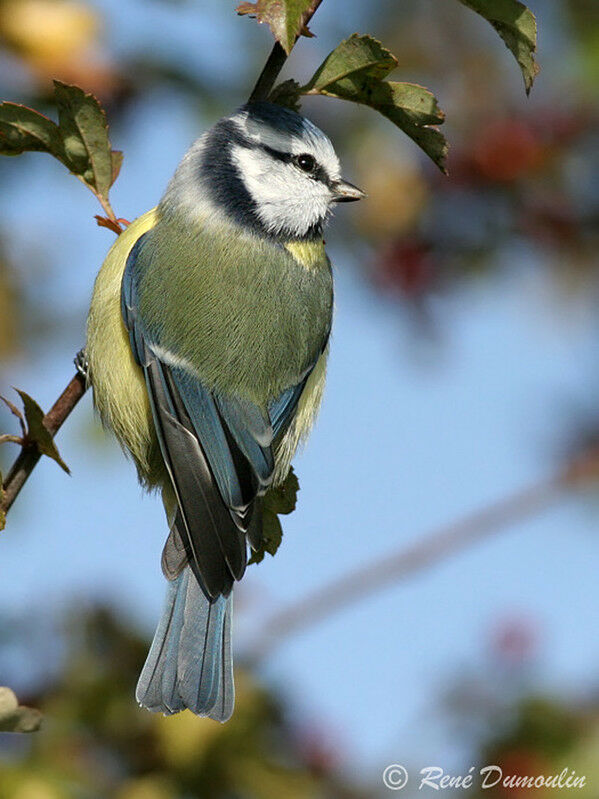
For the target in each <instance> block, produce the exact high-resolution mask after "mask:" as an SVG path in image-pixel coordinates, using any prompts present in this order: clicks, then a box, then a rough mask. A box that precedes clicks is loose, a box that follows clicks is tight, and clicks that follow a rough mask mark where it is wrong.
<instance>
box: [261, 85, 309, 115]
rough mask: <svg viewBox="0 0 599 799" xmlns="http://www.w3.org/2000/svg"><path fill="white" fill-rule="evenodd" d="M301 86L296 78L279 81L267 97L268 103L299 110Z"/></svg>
mask: <svg viewBox="0 0 599 799" xmlns="http://www.w3.org/2000/svg"><path fill="white" fill-rule="evenodd" d="M300 94H301V88H300V85H299V83H298V82H297V81H296V80H285V81H283V83H279V85H278V86H275V88H274V89H273V90H272V92H271V93H270V95H269V97H268V101H269V102H270V103H276V104H277V105H283V106H285V108H291V110H292V111H299V110H300V102H299V98H300Z"/></svg>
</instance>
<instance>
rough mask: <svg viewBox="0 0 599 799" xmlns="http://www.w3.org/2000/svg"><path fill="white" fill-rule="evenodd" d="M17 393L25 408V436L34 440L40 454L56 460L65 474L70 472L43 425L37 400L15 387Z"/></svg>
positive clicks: (42, 416)
mask: <svg viewBox="0 0 599 799" xmlns="http://www.w3.org/2000/svg"><path fill="white" fill-rule="evenodd" d="M16 391H17V393H18V395H19V396H20V397H21V399H22V400H23V408H24V410H25V420H26V421H27V438H28V439H29V441H33V442H35V444H36V446H37V448H38V450H39V451H40V452H41V454H42V455H46V456H47V457H48V458H52V460H54V461H56V463H57V464H58V465H59V466H60V467H61V469H64V471H65V472H66V473H67V474H70V471H69V467H68V466H67V465H66V463H65V462H64V461H63V459H62V458H61V457H60V454H59V452H58V449H57V447H56V444H55V443H54V439H53V438H52V436H51V435H50V433H49V431H48V430H47V429H46V427H45V426H44V412H43V410H42V409H41V408H40V406H39V405H38V404H37V402H36V401H35V400H34V399H33V398H32V397H30V396H29V394H26V393H25V392H24V391H21V390H20V389H18V388H17V389H16Z"/></svg>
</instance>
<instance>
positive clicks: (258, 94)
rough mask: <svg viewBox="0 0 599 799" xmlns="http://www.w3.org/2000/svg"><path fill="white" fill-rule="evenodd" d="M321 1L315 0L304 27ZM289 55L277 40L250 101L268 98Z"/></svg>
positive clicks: (255, 101) (254, 101)
mask: <svg viewBox="0 0 599 799" xmlns="http://www.w3.org/2000/svg"><path fill="white" fill-rule="evenodd" d="M321 3H322V0H314V3H313V4H312V8H311V9H310V11H308V13H307V14H306V18H305V20H304V27H305V26H306V25H307V24H308V23H309V22H310V20H311V19H312V17H313V16H314V14H315V13H316V11H317V9H318V6H319V5H320V4H321ZM298 38H299V37H298V36H296V38H295V41H296V42H297V40H298ZM294 44H295V43H294ZM287 57H288V54H287V53H286V52H285V50H284V49H283V47H282V46H281V45H280V44H279V42H275V43H274V45H273V48H272V50H271V51H270V55H269V56H268V60H267V62H266V64H265V65H264V69H263V70H262V72H261V73H260V77H259V78H258V80H257V81H256V85H255V86H254V88H253V90H252V93H251V94H250V99H249V100H248V102H249V103H257V102H258V101H259V100H267V99H268V95H269V94H270V93H271V91H272V89H273V86H274V85H275V81H276V79H277V78H278V77H279V73H280V72H281V70H282V69H283V66H284V64H285V61H287Z"/></svg>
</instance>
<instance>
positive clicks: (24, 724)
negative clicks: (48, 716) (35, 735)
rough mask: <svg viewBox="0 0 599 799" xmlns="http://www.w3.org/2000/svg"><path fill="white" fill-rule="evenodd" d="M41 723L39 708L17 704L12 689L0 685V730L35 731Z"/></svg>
mask: <svg viewBox="0 0 599 799" xmlns="http://www.w3.org/2000/svg"><path fill="white" fill-rule="evenodd" d="M41 723H42V714H41V713H40V712H39V710H35V709H34V708H32V707H25V706H24V705H19V702H18V700H17V697H16V696H15V694H14V693H13V691H11V690H10V688H5V687H3V686H0V732H35V731H36V730H39V728H40V725H41Z"/></svg>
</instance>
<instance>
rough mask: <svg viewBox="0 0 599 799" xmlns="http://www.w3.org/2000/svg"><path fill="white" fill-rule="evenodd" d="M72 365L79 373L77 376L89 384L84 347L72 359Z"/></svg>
mask: <svg viewBox="0 0 599 799" xmlns="http://www.w3.org/2000/svg"><path fill="white" fill-rule="evenodd" d="M73 363H74V364H75V368H76V369H77V371H78V372H79V374H80V375H81V376H82V377H84V378H85V382H86V383H88V382H89V363H88V360H87V353H86V351H85V347H83V348H82V349H80V350H79V352H78V353H77V355H75V358H74V359H73Z"/></svg>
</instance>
